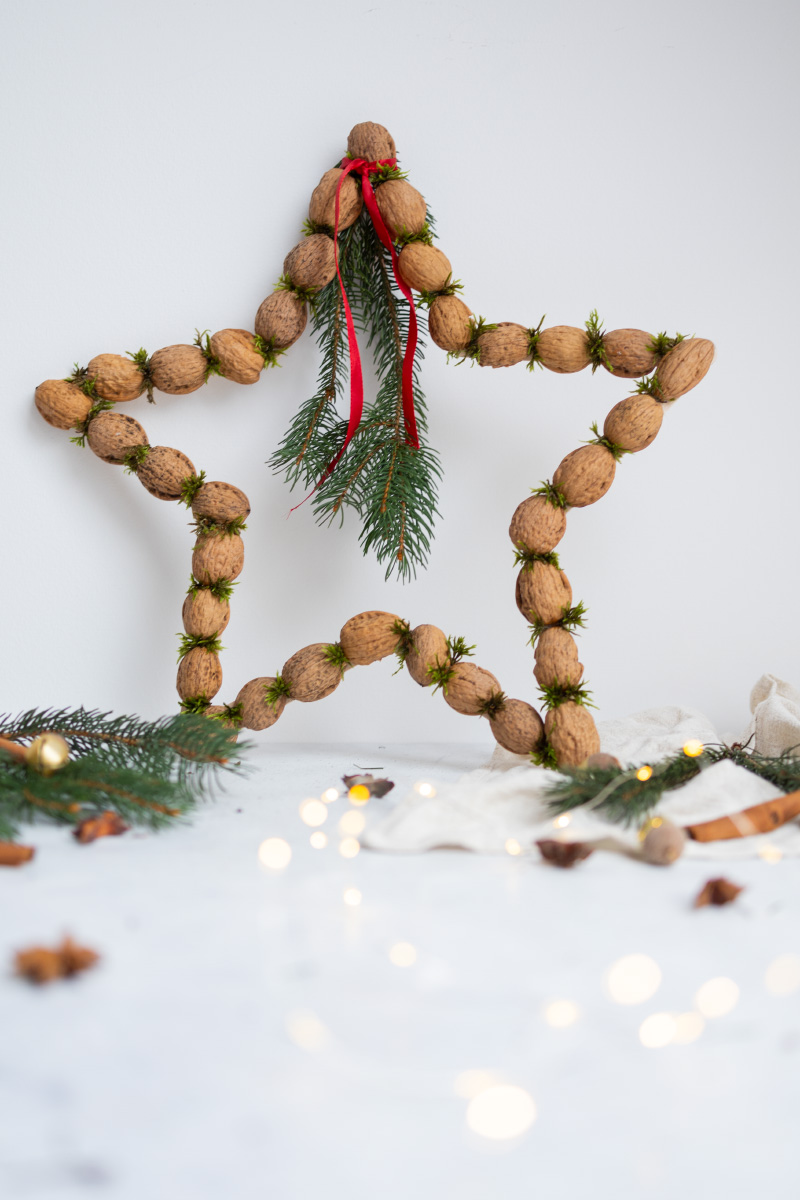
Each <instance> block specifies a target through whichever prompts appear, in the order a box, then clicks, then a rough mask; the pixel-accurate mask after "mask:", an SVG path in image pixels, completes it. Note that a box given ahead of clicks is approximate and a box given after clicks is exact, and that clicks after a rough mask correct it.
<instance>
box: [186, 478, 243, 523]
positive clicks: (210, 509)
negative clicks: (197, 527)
mask: <svg viewBox="0 0 800 1200" xmlns="http://www.w3.org/2000/svg"><path fill="white" fill-rule="evenodd" d="M192 512H193V513H194V515H195V517H206V518H207V519H208V520H210V521H216V522H217V523H218V524H219V525H227V524H229V523H230V522H231V521H237V520H239V519H240V518H244V517H247V516H248V515H249V513H250V501H249V500H248V499H247V496H245V494H244V492H243V491H242V490H241V488H237V487H234V486H233V484H232V483H221V482H220V481H219V480H213V481H212V482H210V483H204V484H202V486H201V487H199V488H198V490H197V491H196V492H195V496H194V499H193V500H192Z"/></svg>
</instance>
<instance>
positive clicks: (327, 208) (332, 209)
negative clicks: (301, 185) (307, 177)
mask: <svg viewBox="0 0 800 1200" xmlns="http://www.w3.org/2000/svg"><path fill="white" fill-rule="evenodd" d="M343 174H344V172H343V171H342V170H341V168H340V167H332V168H331V170H330V171H326V172H325V174H324V175H323V176H322V179H320V181H319V183H318V184H317V186H316V187H315V188H314V191H313V192H312V193H311V202H310V203H309V206H308V218H309V220H310V221H312V222H313V223H314V224H315V225H325V226H327V227H328V228H329V229H333V225H334V221H335V220H336V189H337V188H338V187H339V180H340V179H341V177H342V175H343ZM363 204H364V202H363V200H362V199H361V188H360V187H359V186H358V184H357V183H356V181H355V179H354V178H353V176H352V175H348V176H346V178H345V181H344V183H343V184H342V186H341V190H340V191H339V229H340V230H342V229H349V228H350V226H351V225H352V224H354V222H355V221H357V220H358V216H359V213H360V212H361V209H362V207H363Z"/></svg>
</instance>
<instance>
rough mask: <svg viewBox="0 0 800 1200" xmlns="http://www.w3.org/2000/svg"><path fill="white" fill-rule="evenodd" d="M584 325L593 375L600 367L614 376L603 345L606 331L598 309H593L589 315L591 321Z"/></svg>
mask: <svg viewBox="0 0 800 1200" xmlns="http://www.w3.org/2000/svg"><path fill="white" fill-rule="evenodd" d="M584 324H585V326H586V349H587V350H588V352H589V357H590V358H591V360H592V374H593V375H594V373H595V371H596V370H597V368H598V367H606V368H607V370H609V371H611V373H612V374H613V373H614V368H613V367H612V366H611V362H610V360H609V357H608V354H607V352H606V348H605V346H604V345H603V333H604V330H603V327H602V324H601V322H600V318H599V317H598V315H597V309H596V308H593V309H592V311H591V312H590V313H589V320H588V321H585V322H584Z"/></svg>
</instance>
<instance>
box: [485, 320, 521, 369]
mask: <svg viewBox="0 0 800 1200" xmlns="http://www.w3.org/2000/svg"><path fill="white" fill-rule="evenodd" d="M478 351H479V354H478V362H479V363H480V365H481V366H482V367H513V366H514V365H515V364H516V363H521V362H525V359H526V358H527V357H528V354H529V352H530V350H529V335H528V331H527V329H526V328H525V326H524V325H515V324H514V322H513V321H500V322H499V324H498V325H497V328H496V329H487V330H486V332H485V333H482V334H481V335H480V337H479V338H478Z"/></svg>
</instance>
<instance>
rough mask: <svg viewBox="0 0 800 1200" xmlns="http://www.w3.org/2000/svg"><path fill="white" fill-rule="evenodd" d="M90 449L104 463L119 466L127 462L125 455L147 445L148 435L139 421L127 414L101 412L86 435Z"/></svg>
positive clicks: (91, 423) (90, 424)
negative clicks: (135, 448)
mask: <svg viewBox="0 0 800 1200" xmlns="http://www.w3.org/2000/svg"><path fill="white" fill-rule="evenodd" d="M86 440H87V442H88V443H89V447H90V449H91V450H93V451H94V453H95V454H96V455H97V457H98V458H102V460H103V462H107V463H114V464H116V465H117V466H119V465H121V464H122V463H123V462H124V461H125V455H126V454H128V452H129V451H130V450H132V449H134V447H136V446H146V445H147V434H146V433H145V431H144V429H143V428H142V426H141V425H140V424H139V422H138V421H135V420H134V419H133V417H128V416H126V415H125V413H119V412H114V411H113V410H112V411H111V412H108V411H106V412H99V413H98V414H97V416H96V417H93V418H92V420H91V421H90V422H89V429H88V432H87V434H86Z"/></svg>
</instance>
